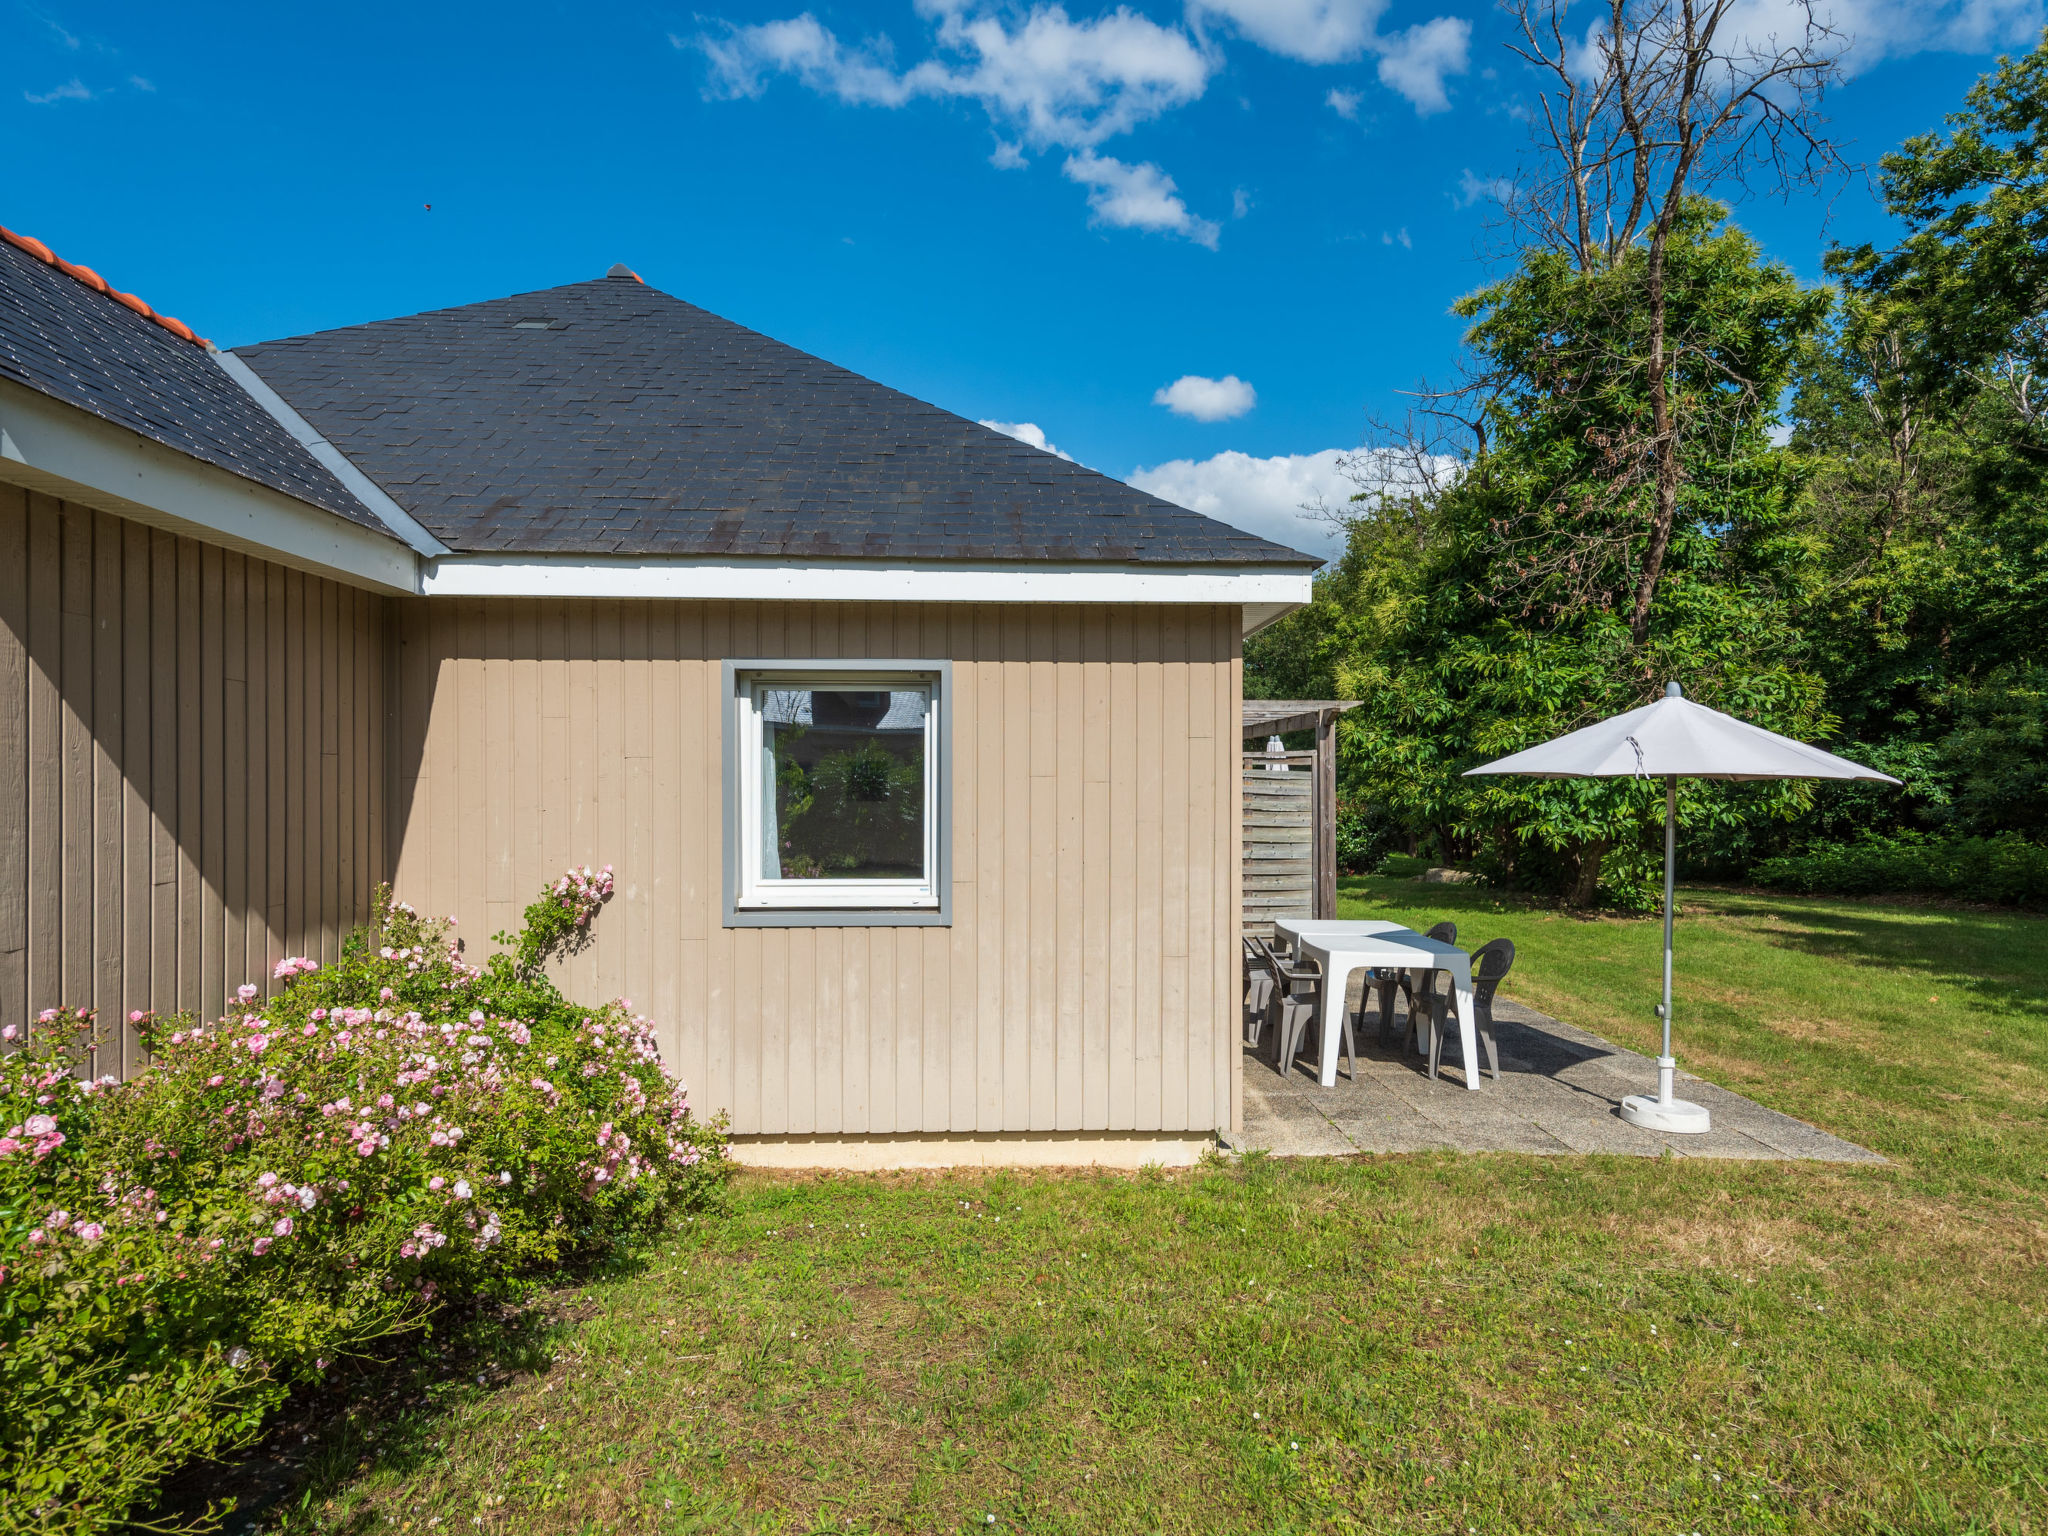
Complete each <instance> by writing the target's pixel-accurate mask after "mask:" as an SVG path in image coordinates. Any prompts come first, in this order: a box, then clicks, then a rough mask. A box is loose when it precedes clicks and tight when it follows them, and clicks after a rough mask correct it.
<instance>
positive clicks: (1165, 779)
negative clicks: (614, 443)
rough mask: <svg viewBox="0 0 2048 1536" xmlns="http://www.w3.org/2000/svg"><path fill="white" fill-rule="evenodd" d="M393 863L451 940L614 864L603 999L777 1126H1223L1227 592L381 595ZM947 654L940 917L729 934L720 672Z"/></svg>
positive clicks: (1231, 669)
mask: <svg viewBox="0 0 2048 1536" xmlns="http://www.w3.org/2000/svg"><path fill="white" fill-rule="evenodd" d="M394 609H395V612H396V614H397V633H398V636H399V645H398V656H399V659H398V677H399V682H398V693H399V699H398V719H399V722H400V725H399V729H398V731H397V740H396V751H395V772H394V776H393V785H394V791H393V793H394V804H393V808H392V823H391V826H392V833H393V838H394V847H393V850H392V852H393V863H394V867H395V870H396V884H397V887H398V890H399V892H400V894H401V895H402V896H404V897H405V898H406V899H408V900H410V901H412V902H413V903H414V904H415V905H417V906H419V907H420V908H421V910H423V911H430V912H434V913H437V914H439V913H453V914H455V915H456V916H457V917H458V918H459V919H460V927H459V929H458V931H459V932H461V933H464V934H466V935H468V936H469V938H470V940H471V941H472V942H478V941H481V940H483V939H484V937H485V936H486V935H488V934H491V933H493V932H496V931H497V930H499V929H501V928H506V927H510V926H513V925H515V924H516V923H517V922H518V919H519V913H520V909H521V908H522V907H523V906H524V905H525V903H526V902H527V901H529V900H530V899H532V897H533V896H534V895H535V894H536V893H537V892H538V891H539V889H540V888H541V886H542V885H543V884H544V883H545V882H546V881H548V880H550V879H551V878H553V877H554V876H555V875H556V874H558V873H559V872H560V871H561V869H562V868H563V867H564V866H565V865H568V864H570V863H576V864H582V863H586V862H587V863H593V864H595V863H600V862H610V863H612V864H614V865H616V866H617V869H618V876H619V893H618V895H617V897H616V898H615V899H614V900H613V902H612V904H611V906H610V907H609V909H608V910H607V911H606V912H605V914H604V915H603V916H602V917H601V918H600V919H599V920H598V922H597V925H596V939H595V942H594V943H593V944H592V945H591V947H590V949H589V950H588V951H587V952H585V953H584V954H582V955H580V956H577V957H573V958H571V959H570V960H568V961H566V962H565V963H564V965H563V968H562V971H563V974H562V977H561V980H562V983H563V985H564V987H565V989H566V990H567V991H568V992H569V993H570V995H572V996H581V997H585V998H589V999H593V1000H594V999H597V998H600V997H611V996H618V995H624V996H627V997H630V998H632V999H633V1002H634V1005H635V1007H636V1008H638V1009H639V1010H640V1011H641V1012H644V1013H647V1014H649V1015H650V1016H652V1017H653V1018H654V1019H655V1020H656V1021H657V1022H658V1023H659V1025H660V1027H661V1029H662V1030H663V1032H664V1040H665V1046H664V1051H665V1054H666V1055H667V1056H668V1059H669V1060H670V1062H671V1063H672V1064H673V1065H674V1066H675V1067H676V1068H677V1069H678V1070H679V1071H680V1072H681V1074H682V1075H683V1077H684V1078H685V1080H686V1081H687V1082H688V1083H689V1084H690V1086H691V1089H692V1092H693V1096H694V1098H695V1101H696V1102H697V1103H698V1104H699V1105H700V1106H701V1107H703V1108H706V1109H719V1108H723V1109H727V1110H729V1111H730V1112H731V1113H732V1117H733V1125H734V1128H735V1129H736V1130H738V1131H742V1132H753V1133H762V1134H769V1135H804V1134H862V1133H866V1134H873V1133H893V1134H904V1133H911V1132H926V1133H930V1132H962V1131H1012V1132H1015V1131H1054V1130H1063V1131H1084V1130H1138V1131H1151V1130H1168V1131H1171V1130H1196V1131H1207V1130H1212V1129H1214V1128H1216V1127H1217V1126H1219V1125H1227V1124H1232V1123H1234V1121H1235V1109H1234V1105H1235V1100H1236V1083H1235V1079H1234V1069H1235V1066H1236V1063H1237V1060H1238V1055H1239V1053H1238V1049H1237V1044H1236V1031H1237V1013H1238V1004H1237V996H1236V993H1237V970H1238V965H1237V937H1236V936H1237V932H1238V925H1239V913H1238V906H1237V903H1238V893H1237V865H1238V853H1237V848H1238V825H1239V814H1240V813H1239V808H1238V799H1239V786H1238V782H1237V780H1238V774H1237V764H1238V751H1239V744H1238V740H1237V735H1238V718H1237V712H1238V694H1239V682H1240V676H1239V640H1238V629H1239V623H1238V613H1237V610H1236V609H1234V608H1223V607H1196V608H1159V607H1129V608H1118V609H1107V608H1099V607H1094V608H1080V607H1060V608H1053V607H1022V606H1018V607H997V606H980V607H946V606H935V605H886V604H875V605H868V604H770V603H732V604H728V603H679V602H596V601H561V602H550V601H536V600H503V599H500V600H490V601H484V600H452V601H451V600H447V599H438V600H425V599H400V600H396V601H395V602H394ZM730 656H746V657H791V658H803V657H815V658H837V657H855V658H858V657H904V658H910V657H933V658H937V657H946V658H950V659H951V660H952V662H953V699H952V708H953V785H952V791H953V801H952V809H953V821H952V838H953V914H954V920H953V924H952V926H951V927H949V928H935V927H926V928H822V929H788V928H750V929H728V928H725V927H723V926H722V925H721V922H720V912H721V878H722V870H721V867H720V861H721V859H722V857H723V852H722V838H721V830H720V816H721V814H722V810H721V792H720V736H719V732H720V726H721V716H720V709H719V696H720V679H719V663H720V662H721V660H723V659H724V658H726V657H730Z"/></svg>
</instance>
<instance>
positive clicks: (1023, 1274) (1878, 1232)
mask: <svg viewBox="0 0 2048 1536" xmlns="http://www.w3.org/2000/svg"><path fill="white" fill-rule="evenodd" d="M1345 902H1346V908H1347V910H1351V911H1357V910H1373V911H1383V912H1391V913H1393V914H1394V915H1396V916H1399V917H1402V918H1404V919H1407V920H1412V921H1417V922H1421V921H1425V920H1430V921H1433V920H1435V919H1436V918H1438V917H1443V916H1454V917H1456V918H1457V920H1458V921H1459V924H1460V927H1461V930H1462V931H1461V940H1464V941H1468V942H1476V941H1480V940H1483V939H1486V938H1490V937H1493V936H1494V935H1496V934H1506V935H1508V936H1509V937H1512V938H1513V939H1514V940H1515V941H1516V943H1517V945H1518V946H1519V947H1520V959H1519V961H1518V964H1517V968H1516V974H1515V977H1514V979H1513V981H1512V983H1511V985H1510V991H1511V992H1513V993H1514V994H1515V995H1517V996H1519V997H1521V998H1523V999H1524V1000H1526V1001H1528V1002H1530V1003H1532V1004H1533V1005H1535V1006H1537V1007H1540V1008H1543V1009H1546V1010H1548V1011H1552V1012H1556V1013H1559V1014H1561V1015H1563V1016H1565V1017H1568V1018H1571V1019H1573V1020H1574V1021H1575V1022H1578V1023H1580V1024H1583V1025H1585V1026H1587V1027H1589V1028H1592V1029H1595V1030H1598V1031H1600V1032H1601V1033H1604V1034H1607V1035H1609V1036H1610V1037H1612V1038H1616V1039H1619V1040H1623V1041H1626V1042H1628V1043H1630V1044H1633V1045H1636V1046H1639V1047H1642V1046H1648V1045H1651V1044H1652V1027H1653V1025H1654V1023H1655V1021H1654V1019H1653V1018H1652V1017H1651V1015H1650V1012H1649V1009H1650V1006H1651V1004H1652V1003H1653V1002H1654V1001H1655V992H1654V988H1655V981H1656V962H1655V955H1656V949H1657V930H1656V925H1655V924H1654V923H1653V922H1618V921H1584V920H1578V919H1573V918H1567V917H1562V916H1558V915H1556V914H1552V913H1548V912H1545V911H1541V910H1536V909H1524V908H1508V909H1504V910H1503V909H1500V908H1501V907H1502V906H1503V904H1501V903H1497V902H1496V901H1495V900H1494V899H1493V898H1492V897H1490V896H1488V895H1487V894H1486V893H1484V892H1472V891H1465V890H1445V889H1441V888H1438V887H1433V886H1422V885H1420V884H1416V883H1412V882H1409V881H1406V880H1370V881H1352V882H1347V885H1346V889H1345ZM1678 942H1679V956H1680V961H1679V1012H1678V1020H1679V1038H1680V1049H1681V1055H1682V1057H1683V1059H1685V1060H1686V1061H1687V1063H1688V1064H1689V1065H1695V1066H1698V1067H1699V1068H1700V1069H1701V1070H1703V1071H1705V1072H1706V1073H1707V1074H1708V1075H1710V1076H1715V1077H1718V1078H1719V1079H1721V1080H1722V1081H1726V1082H1729V1083H1731V1084H1733V1085H1734V1086H1737V1087H1740V1088H1741V1089H1742V1090H1743V1091H1745V1092H1749V1093H1752V1094H1754V1095H1755V1096H1757V1097H1759V1098H1761V1099H1764V1100H1766V1101H1767V1102H1770V1103H1772V1104H1774V1105H1777V1106H1778V1107H1781V1108H1783V1109H1786V1110H1788V1111H1790V1112H1792V1113H1795V1114H1799V1115H1802V1116H1804V1117H1806V1118H1808V1119H1811V1120H1814V1121H1816V1122H1818V1123H1820V1124H1822V1125H1824V1126H1826V1127H1827V1128H1828V1129H1830V1130H1833V1131H1836V1132H1838V1133H1840V1134H1843V1135H1846V1136H1849V1137H1852V1138H1853V1139H1856V1140H1859V1141H1861V1142H1863V1143H1864V1144H1865V1145H1867V1146H1871V1147H1874V1148H1876V1149H1877V1150H1879V1151H1882V1152H1883V1153H1885V1154H1886V1156H1887V1157H1890V1158H1892V1159H1893V1160H1894V1161H1893V1162H1892V1163H1891V1164H1889V1165H1887V1166H1884V1167H1876V1168H1868V1167H1848V1166H1826V1165H1819V1164H1748V1163H1705V1162H1695V1161H1680V1160H1671V1159H1665V1160H1647V1159H1627V1158H1573V1159H1542V1158H1528V1157H1516V1156H1506V1155H1502V1156H1485V1157H1461V1156H1456V1155H1451V1154H1432V1155H1427V1156H1416V1157H1387V1158H1371V1159H1359V1160H1357V1161H1352V1162H1344V1163H1336V1162H1320V1163H1301V1164H1284V1163H1277V1162H1273V1161H1270V1160H1265V1159H1260V1158H1251V1159H1247V1160H1246V1161H1244V1162H1243V1163H1241V1164H1236V1165H1222V1164H1219V1165H1214V1166H1207V1167H1203V1168H1200V1169H1196V1170H1192V1171H1188V1172H1184V1173H1176V1174H1164V1173H1159V1172H1150V1173H1147V1174H1144V1175H1139V1176H1128V1177H1126V1176H1112V1175H1106V1174H1076V1175H1064V1176H1063V1175H1050V1174H1047V1175H982V1176H970V1175H959V1176H937V1175H931V1176H918V1175H894V1176H871V1177H851V1176H841V1177H816V1178H787V1177H771V1176H767V1175H750V1176H747V1177H745V1178H743V1179H741V1180H740V1182H739V1183H738V1184H737V1186H736V1187H735V1189H734V1191H733V1198H732V1206H731V1209H730V1210H729V1211H728V1212H725V1213H723V1214H720V1215H717V1216H714V1217H709V1218H699V1219H698V1220H696V1221H694V1222H689V1223H685V1224H683V1225H682V1226H681V1227H680V1229H679V1230H677V1231H674V1232H672V1233H670V1234H668V1235H667V1236H666V1237H665V1238H663V1239H661V1240H660V1241H658V1242H651V1243H650V1244H649V1245H648V1246H647V1247H646V1248H645V1250H644V1251H643V1252H642V1253H640V1254H639V1255H638V1256H637V1258H636V1259H635V1260H634V1261H633V1262H632V1263H631V1264H629V1265H626V1266H624V1267H622V1268H621V1269H619V1270H618V1271H616V1272H614V1273H612V1274H610V1275H607V1276H602V1277H597V1278H594V1279H591V1280H589V1281H588V1282H587V1283H583V1284H580V1285H575V1286H569V1287H564V1288H563V1289H561V1290H559V1291H556V1292H552V1293H548V1294H544V1295H541V1296H539V1297H537V1298H536V1299H535V1301H534V1303H533V1305H532V1306H530V1307H529V1308H527V1309H525V1310H524V1311H522V1312H518V1313H516V1314H513V1315H509V1316H508V1317H506V1318H504V1319H500V1320H497V1321H491V1322H485V1323H479V1324H478V1325H476V1326H475V1327H474V1328H472V1329H471V1330H470V1331H469V1332H468V1333H466V1334H464V1335H461V1336H454V1337H447V1338H443V1339H440V1340H437V1341H435V1342H434V1343H433V1345H432V1346H431V1347H430V1348H427V1349H423V1350H422V1351H421V1354H420V1356H419V1358H418V1359H417V1360H416V1361H414V1362H412V1363H411V1365H410V1366H409V1367H408V1369H407V1370H406V1371H402V1372H400V1373H399V1374H398V1375H397V1376H395V1377H394V1376H387V1377H386V1378H384V1387H385V1389H386V1390H387V1391H388V1392H389V1393H390V1394H391V1395H390V1396H389V1397H387V1398H384V1399H370V1398H368V1397H363V1398H360V1399H359V1400H358V1402H357V1405H356V1407H355V1408H354V1410H353V1411H352V1412H350V1411H346V1410H342V1409H338V1408H334V1407H332V1406H330V1405H308V1408H307V1410H306V1415H305V1422H303V1423H299V1424H294V1425H293V1426H292V1427H291V1429H290V1430H289V1432H288V1433H286V1434H283V1435H281V1436H280V1437H279V1444H280V1446H281V1447H283V1448H288V1449H290V1450H292V1451H293V1452H294V1453H296V1454H303V1455H305V1456H306V1457H308V1458H309V1460H308V1462H307V1466H306V1470H305V1476H304V1481H303V1484H302V1489H301V1491H300V1492H298V1493H295V1494H294V1495H293V1496H292V1497H291V1498H290V1499H289V1500H287V1501H286V1504H285V1505H284V1506H282V1507H280V1508H279V1509H278V1510H275V1511H273V1512H272V1514H271V1515H270V1516H269V1517H268V1528H270V1529H274V1530H279V1531H286V1532H313V1531H321V1532H341V1531H349V1532H383V1531H402V1530H407V1529H410V1530H411V1531H413V1532H420V1533H424V1532H425V1531H427V1530H429V1529H433V1530H437V1531H441V1532H460V1531H465V1530H467V1531H476V1530H484V1531H505V1532H528V1531H532V1532H542V1533H550V1532H581V1531H592V1532H596V1531H615V1530H619V1531H648V1532H688V1531H707V1532H708V1531H717V1532H725V1531H777V1532H822V1531H837V1532H846V1531H860V1532H881V1531H888V1532H898V1531H905V1532H909V1531H917V1532H923V1531H964V1530H969V1529H972V1530H977V1531H988V1530H991V1529H993V1530H1001V1531H1040V1532H1074V1533H1084V1532H1085V1533H1094V1532H1111V1531H1119V1532H1121V1531H1130V1532H1151V1531H1173V1532H1190V1533H1197V1532H1199V1533H1209V1532H1239V1531H1242V1532H1288V1531H1332V1532H1334V1531H1350V1530H1369V1531H1419V1532H1442V1533H1451V1536H1457V1533H1460V1532H1470V1531H1474V1530H1476V1531H1480V1532H1486V1533H1495V1532H1508V1531H1542V1532H1565V1531H1586V1532H1636V1531H1646V1532H1660V1533H1661V1532H1692V1531H1699V1532H1702V1533H1708V1536H1714V1533H1723V1532H1736V1531H1744V1532H1748V1531H1755V1532H1776V1531H1843V1532H1852V1531H1853V1532H1936V1531H1941V1532H1947V1531H2006V1532H2039V1531H2042V1530H2043V1529H2044V1526H2048V1515H2044V1511H2048V1470H2044V1468H2048V1448H2044V1439H2048V1339H2044V1337H2043V1332H2044V1328H2043V1321H2044V1302H2048V1281H2044V1273H2048V1222H2044V1215H2048V1211H2044V1202H2043V1198H2042V1195H2043V1174H2044V1170H2048V1155H2044V1154H2048V1146H2044V1142H2048V1135H2044V1130H2043V1097H2044V1095H2043V1086H2044V1078H2043V1068H2044V1064H2048V922H2044V921H2043V920H2041V919H2038V918H2029V917H2024V916H2013V915H2008V914H1982V915H1980V914H1977V913H1971V912H1952V911H1933V910H1928V909H1922V908H1912V907H1899V906H1880V905H1874V904H1861V903H1853V902H1839V901H1816V900H1802V899H1797V898H1789V897H1751V896H1735V895H1728V894H1721V893H1710V892H1690V893H1687V895H1686V898H1685V915H1684V917H1683V918H1682V920H1681V924H1680V934H1679V941H1678ZM1930 998H1931V999H1934V1001H1929V999H1930ZM479 1377H482V1378H483V1379H482V1380H481V1381H479V1380H478V1378H479ZM364 1390H365V1391H367V1390H368V1389H367V1388H365V1389H364ZM301 1434H304V1435H306V1436H307V1437H308V1438H307V1439H306V1440H304V1441H303V1442H301V1441H300V1439H299V1436H300V1435H301ZM990 1516H993V1517H994V1521H995V1523H994V1525H993V1526H991V1525H990V1523H989V1517H990Z"/></svg>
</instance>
